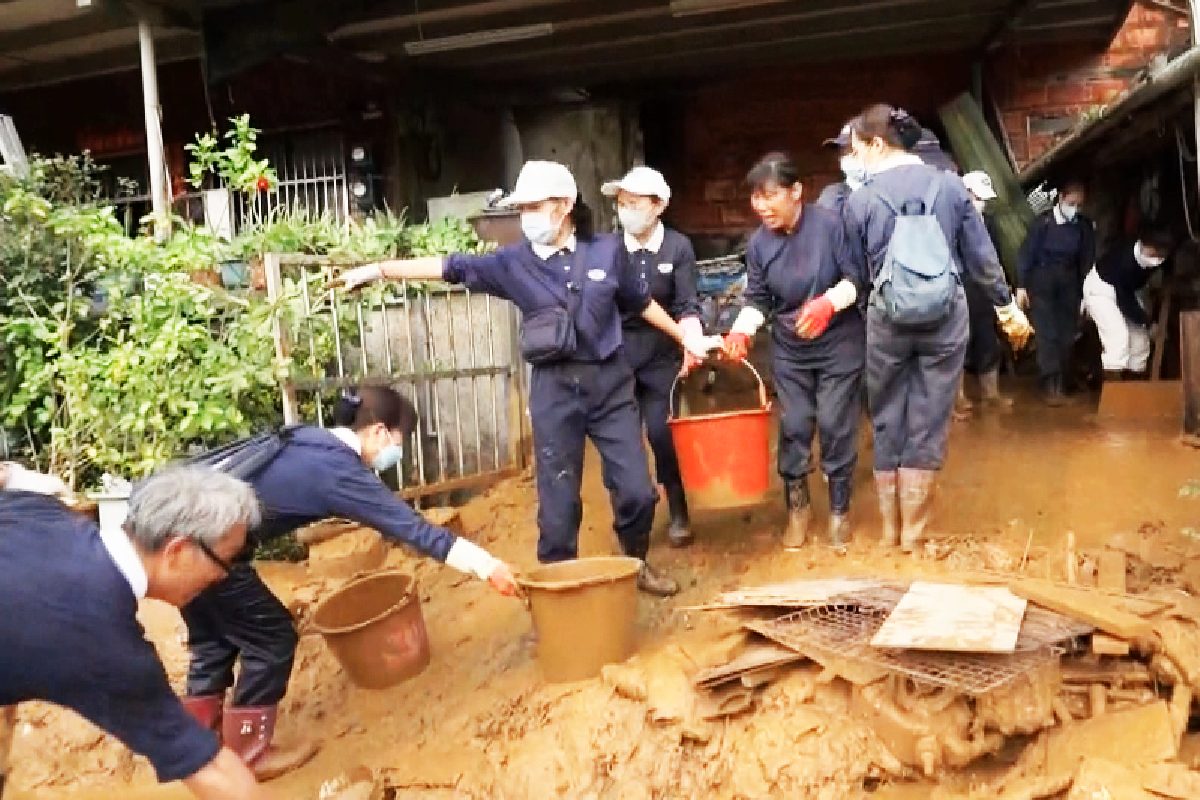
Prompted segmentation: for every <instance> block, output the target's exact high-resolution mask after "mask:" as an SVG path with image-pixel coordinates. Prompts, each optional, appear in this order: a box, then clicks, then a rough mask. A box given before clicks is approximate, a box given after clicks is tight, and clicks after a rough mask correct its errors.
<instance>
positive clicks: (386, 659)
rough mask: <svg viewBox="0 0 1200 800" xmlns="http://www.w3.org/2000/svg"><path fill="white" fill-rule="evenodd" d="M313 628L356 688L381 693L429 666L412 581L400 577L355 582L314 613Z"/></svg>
mask: <svg viewBox="0 0 1200 800" xmlns="http://www.w3.org/2000/svg"><path fill="white" fill-rule="evenodd" d="M313 627H314V628H315V629H316V630H317V632H318V633H320V634H321V635H322V636H323V637H325V643H326V644H328V645H329V649H330V650H332V651H333V654H334V656H336V657H337V660H338V661H339V662H341V665H342V667H343V668H344V669H345V670H346V674H347V675H349V676H350V680H352V681H353V682H354V683H355V685H357V686H361V687H362V688H364V689H386V688H388V687H389V686H395V685H396V684H397V683H400V682H401V681H404V680H408V679H409V678H412V677H414V676H415V675H417V674H419V673H420V672H421V670H423V669H425V667H427V666H428V665H429V635H428V634H427V633H426V631H425V618H424V617H423V616H421V599H420V597H418V596H417V585H416V581H415V580H414V579H413V577H412V576H411V575H405V574H404V573H402V572H395V571H387V572H377V573H375V574H373V575H366V576H364V577H361V578H356V579H354V580H352V581H350V582H349V583H347V584H346V585H345V586H343V587H342V588H341V589H338V590H337V591H336V592H334V593H333V594H331V595H330V596H329V597H327V598H326V599H325V600H324V601H323V602H322V603H321V604H320V605H319V606H317V610H316V611H315V612H313Z"/></svg>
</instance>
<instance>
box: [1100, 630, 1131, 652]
mask: <svg viewBox="0 0 1200 800" xmlns="http://www.w3.org/2000/svg"><path fill="white" fill-rule="evenodd" d="M1129 650H1130V648H1129V642H1127V641H1125V640H1124V639H1118V638H1116V637H1115V636H1109V635H1108V634H1107V633H1093V634H1092V652H1093V653H1095V654H1096V655H1098V656H1127V655H1129Z"/></svg>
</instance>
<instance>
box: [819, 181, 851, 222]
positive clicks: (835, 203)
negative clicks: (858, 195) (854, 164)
mask: <svg viewBox="0 0 1200 800" xmlns="http://www.w3.org/2000/svg"><path fill="white" fill-rule="evenodd" d="M851 194H853V190H852V189H851V188H850V184H848V183H846V182H845V181H839V182H838V183H831V184H829V185H828V186H826V187H825V188H824V189H822V190H821V196H820V197H818V198H817V205H819V206H820V207H821V208H827V209H829V210H830V211H836V212H837V213H838V214H839V215H840V214H841V213H842V210H843V209H844V208H845V207H846V199H847V198H848V197H850V195H851Z"/></svg>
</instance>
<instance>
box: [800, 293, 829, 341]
mask: <svg viewBox="0 0 1200 800" xmlns="http://www.w3.org/2000/svg"><path fill="white" fill-rule="evenodd" d="M834 313H835V312H834V308H833V301H832V300H830V299H829V298H828V297H825V296H824V295H822V296H821V297H818V298H816V299H815V300H809V301H808V302H807V303H805V304H804V307H803V308H801V309H800V316H799V317H798V318H797V319H796V333H797V334H799V335H800V337H801V338H802V339H816V338H817V337H818V336H820V335H821V334H822V333H824V332H825V331H826V330H827V329H828V328H829V323H830V322H831V321H832V320H833V315H834Z"/></svg>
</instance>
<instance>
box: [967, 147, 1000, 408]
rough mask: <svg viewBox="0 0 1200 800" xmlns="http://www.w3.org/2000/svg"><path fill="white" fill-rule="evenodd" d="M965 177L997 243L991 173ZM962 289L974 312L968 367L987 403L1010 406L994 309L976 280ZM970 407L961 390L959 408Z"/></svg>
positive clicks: (981, 172)
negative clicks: (1003, 389)
mask: <svg viewBox="0 0 1200 800" xmlns="http://www.w3.org/2000/svg"><path fill="white" fill-rule="evenodd" d="M962 180H963V184H964V185H966V187H967V191H968V192H970V193H971V205H973V206H974V207H975V210H976V211H978V212H979V213H980V214H981V215H983V222H984V227H986V228H987V232H988V236H989V237H990V238H991V240H992V243H993V244H994V243H995V241H996V234H995V231H994V230H993V228H992V219H991V217H990V216H989V215H987V214H985V213H984V209H985V207H986V206H987V202H988V201H989V200H994V199H996V190H995V188H994V187H993V186H992V177H991V176H990V175H988V174H987V173H986V172H983V171H980V170H976V171H974V172H968V173H967V174H966V175H963V179H962ZM963 291H964V292H966V295H967V310H968V313H969V314H970V316H971V333H970V338H969V339H968V340H967V357H966V371H967V372H971V373H974V375H975V376H976V377H977V378H978V379H979V390H980V394H981V395H982V398H983V402H984V403H985V404H987V405H990V406H993V407H997V408H1007V407H1009V406H1011V405H1012V398H1010V397H1006V396H1005V395H1002V394H1000V361H1001V359H1002V357H1003V351H1002V350H1001V348H1000V337H999V336H997V335H996V313H995V310H994V309H993V308H992V304H991V302H990V301H989V300H988V298H987V294H985V293H984V292H983V291H982V290H981V289H980V287H979V286H978V285H977V284H976V283H975V282H974V281H964V282H963ZM971 407H972V404H971V402H970V401H969V400H967V399H966V397H965V396H964V395H963V393H962V392H961V390H960V392H959V400H958V406H957V410H958V411H959V413H963V412H967V411H970V410H971Z"/></svg>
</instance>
